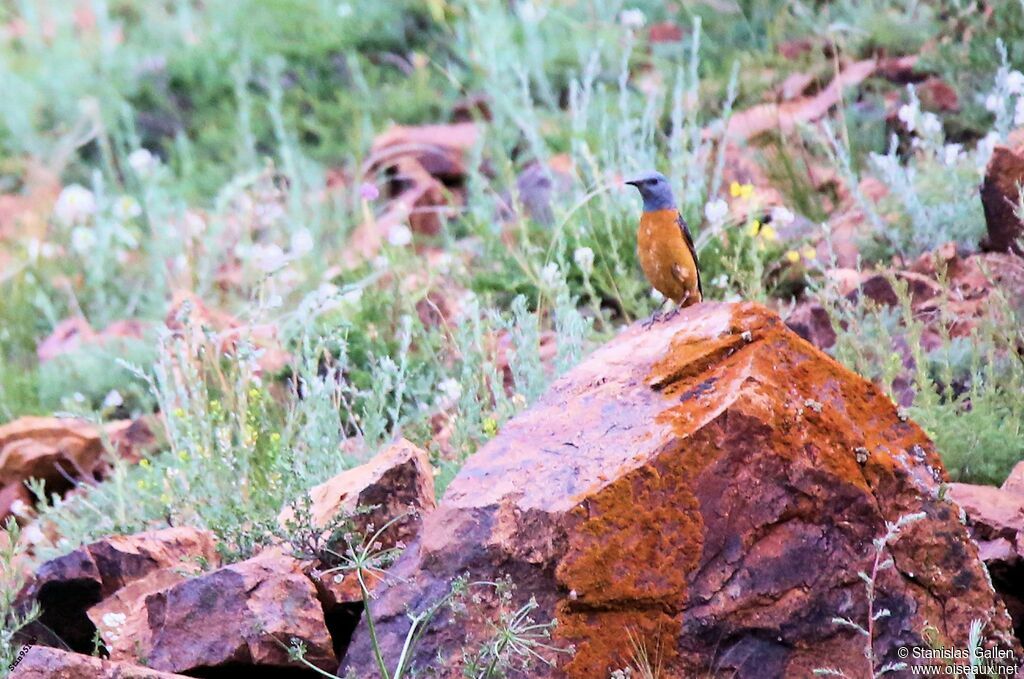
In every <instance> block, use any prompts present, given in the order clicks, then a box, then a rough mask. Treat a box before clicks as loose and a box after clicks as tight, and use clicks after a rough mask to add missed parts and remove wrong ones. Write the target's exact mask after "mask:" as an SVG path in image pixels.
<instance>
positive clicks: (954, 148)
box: [942, 144, 964, 166]
mask: <svg viewBox="0 0 1024 679" xmlns="http://www.w3.org/2000/svg"><path fill="white" fill-rule="evenodd" d="M963 147H964V146H963V144H946V145H945V146H944V147H943V148H942V162H943V163H944V164H946V165H950V166H952V165H956V164H957V163H958V162H960V157H961V155H963Z"/></svg>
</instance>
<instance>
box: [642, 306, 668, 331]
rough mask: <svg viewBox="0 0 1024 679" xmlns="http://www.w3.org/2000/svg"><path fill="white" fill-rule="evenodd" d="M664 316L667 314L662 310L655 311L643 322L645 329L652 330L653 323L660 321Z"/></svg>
mask: <svg viewBox="0 0 1024 679" xmlns="http://www.w3.org/2000/svg"><path fill="white" fill-rule="evenodd" d="M664 317H665V315H664V314H662V313H661V311H660V310H658V311H655V312H654V313H653V314H651V317H650V318H648V319H647V320H646V321H644V322H643V328H644V330H650V329H651V326H652V325H654V324H655V323H658V322H659V321H661V319H662V318H664Z"/></svg>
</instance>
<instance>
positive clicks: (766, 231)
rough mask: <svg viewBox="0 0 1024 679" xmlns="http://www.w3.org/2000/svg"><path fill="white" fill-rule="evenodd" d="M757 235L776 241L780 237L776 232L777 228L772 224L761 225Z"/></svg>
mask: <svg viewBox="0 0 1024 679" xmlns="http://www.w3.org/2000/svg"><path fill="white" fill-rule="evenodd" d="M757 235H758V236H760V237H761V238H763V239H765V240H767V241H774V240H776V239H777V238H778V234H776V233H775V229H774V228H773V227H772V225H771V224H765V225H764V226H762V227H761V230H760V231H758V232H757Z"/></svg>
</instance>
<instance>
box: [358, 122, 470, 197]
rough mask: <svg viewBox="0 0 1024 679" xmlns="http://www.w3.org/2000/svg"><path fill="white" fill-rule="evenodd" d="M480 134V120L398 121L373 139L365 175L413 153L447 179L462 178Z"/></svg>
mask: <svg viewBox="0 0 1024 679" xmlns="http://www.w3.org/2000/svg"><path fill="white" fill-rule="evenodd" d="M479 138H480V128H479V126H478V125H477V124H476V123H452V124H450V125H420V126H413V127H406V126H403V125H394V126H392V127H391V128H390V129H388V130H387V131H386V132H384V133H382V134H380V135H378V136H377V138H376V139H374V140H373V146H372V147H371V148H370V157H369V158H368V159H367V161H366V162H365V163H364V168H366V171H365V172H364V175H365V176H369V175H370V174H371V173H372V171H374V170H379V169H382V168H386V167H388V166H389V165H391V164H393V163H394V161H395V160H396V159H398V158H401V157H403V156H412V157H413V158H415V160H416V161H417V162H418V163H419V165H420V166H421V167H422V168H423V169H424V170H426V171H427V173H429V174H430V175H431V176H433V177H435V178H437V179H440V180H441V181H444V182H445V183H448V182H459V181H461V180H462V179H463V178H464V177H465V175H466V167H465V162H466V154H468V153H469V151H470V150H472V149H473V147H474V146H475V145H476V143H477V140H478V139H479Z"/></svg>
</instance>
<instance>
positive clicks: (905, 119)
mask: <svg viewBox="0 0 1024 679" xmlns="http://www.w3.org/2000/svg"><path fill="white" fill-rule="evenodd" d="M917 106H918V104H917V101H916V100H914V101H912V102H910V103H909V104H903V106H900V108H899V111H897V112H896V117H897V118H899V119H900V122H902V123H903V125H904V127H906V128H907V132H913V131H914V129H915V128H916V127H917V114H918V107H917Z"/></svg>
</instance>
